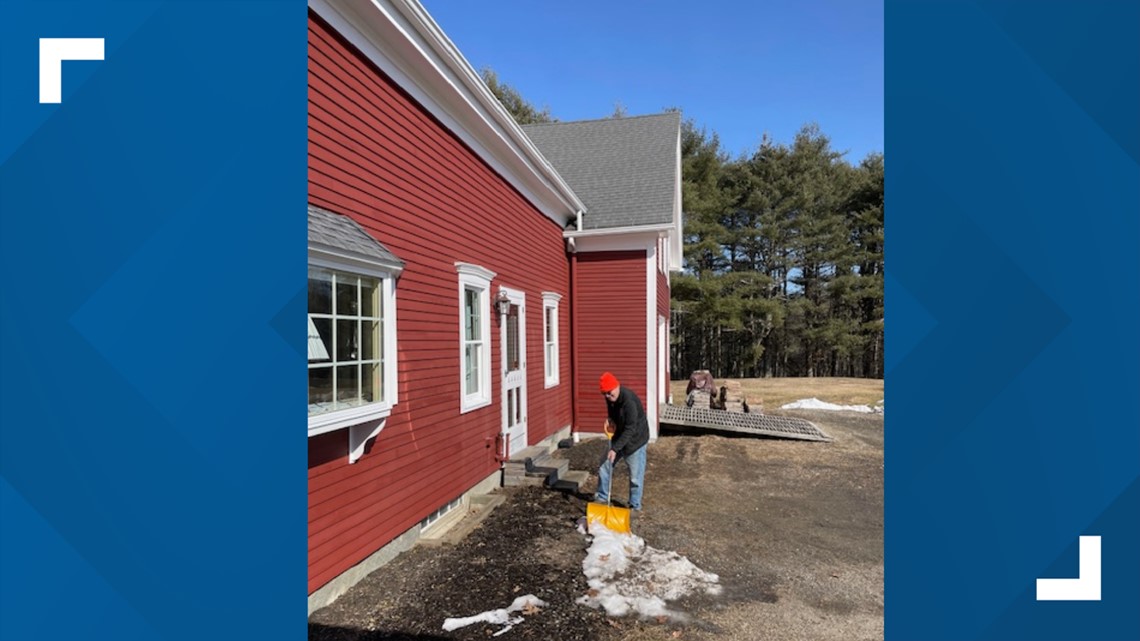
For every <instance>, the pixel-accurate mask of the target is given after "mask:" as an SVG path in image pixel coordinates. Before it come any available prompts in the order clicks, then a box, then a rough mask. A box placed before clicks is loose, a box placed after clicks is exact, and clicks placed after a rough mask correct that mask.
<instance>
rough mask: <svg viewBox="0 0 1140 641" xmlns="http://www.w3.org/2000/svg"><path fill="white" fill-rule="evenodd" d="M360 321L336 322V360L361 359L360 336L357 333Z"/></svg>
mask: <svg viewBox="0 0 1140 641" xmlns="http://www.w3.org/2000/svg"><path fill="white" fill-rule="evenodd" d="M359 326H360V321H355V320H339V319H338V320H337V322H336V360H337V361H340V362H344V361H358V360H360V337H359V335H358V334H357V330H358V329H359Z"/></svg>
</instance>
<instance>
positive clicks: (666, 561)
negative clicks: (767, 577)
mask: <svg viewBox="0 0 1140 641" xmlns="http://www.w3.org/2000/svg"><path fill="white" fill-rule="evenodd" d="M590 534H591V535H593V537H594V540H593V541H592V542H591V543H590V548H589V550H587V552H586V559H585V560H584V561H582V570H583V572H584V573H585V574H586V579H587V580H588V582H589V584H590V591H589V592H587V593H586V595H585V596H582V597H579V598H578V603H581V604H582V605H587V606H590V607H591V608H598V607H603V608H605V609H606V613H607V614H609V615H610V616H615V617H620V616H625V615H627V614H630V613H631V612H636V613H637V614H639V615H640V616H642V617H646V618H648V617H661V616H666V617H670V618H672V619H679V620H683V619H684V615H683V614H681V613H679V612H674V611H671V610H669V609H668V608H667V607H666V606H665V602H666V601H674V600H676V599H680V598H681V597H683V596H686V595H688V594H691V593H693V592H697V591H698V590H700V591H704V592H706V593H708V594H720V590H721V587H720V585H719V583H718V581H719V580H720V578H719V577H718V576H717V575H715V574H712V573H711V572H705V571H704V570H702V569H700V568H698V567H697V566H696V565H693V563H692V561H689V559H687V558H685V557H683V556H681V555H680V554H677V553H676V552H667V551H664V550H658V549H656V548H654V547H652V546H649V545H646V543H645V541H644V540H643V539H642V538H641V537H639V536H637V535H635V534H632V533H621V532H614V531H612V530H609V529H607V528H606V527H604V526H602V525H600V524H598V523H591V524H590Z"/></svg>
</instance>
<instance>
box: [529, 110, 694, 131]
mask: <svg viewBox="0 0 1140 641" xmlns="http://www.w3.org/2000/svg"><path fill="white" fill-rule="evenodd" d="M663 116H677V117H680V116H681V112H679V111H666V112H662V113H658V114H641V115H639V116H621V117H620V118H614V117H613V116H607V117H605V118H588V119H586V120H560V121H558V122H534V123H530V124H528V125H523V128H526V127H554V126H557V125H576V124H579V123H587V122H607V121H613V122H621V121H623V120H641V119H645V118H661V117H663Z"/></svg>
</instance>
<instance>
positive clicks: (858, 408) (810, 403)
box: [780, 398, 883, 414]
mask: <svg viewBox="0 0 1140 641" xmlns="http://www.w3.org/2000/svg"><path fill="white" fill-rule="evenodd" d="M780 409H782V410H836V411H839V410H842V411H847V412H862V413H864V414H882V413H883V401H879V402H878V403H876V404H875V406H874V407H871V406H870V405H836V404H835V403H828V402H826V401H821V400H819V399H818V398H805V399H801V400H798V401H793V402H791V403H788V404H786V405H781V406H780Z"/></svg>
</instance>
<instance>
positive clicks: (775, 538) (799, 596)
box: [309, 411, 883, 641]
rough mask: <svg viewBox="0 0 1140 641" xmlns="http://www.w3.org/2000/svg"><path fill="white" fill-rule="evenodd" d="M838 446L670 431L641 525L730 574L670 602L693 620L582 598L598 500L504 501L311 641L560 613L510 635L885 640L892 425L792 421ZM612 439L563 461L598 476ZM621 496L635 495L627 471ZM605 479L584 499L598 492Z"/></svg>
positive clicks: (318, 626) (652, 452) (376, 586)
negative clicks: (886, 455) (609, 611)
mask: <svg viewBox="0 0 1140 641" xmlns="http://www.w3.org/2000/svg"><path fill="white" fill-rule="evenodd" d="M780 413H782V414H787V415H791V416H799V417H802V418H806V419H808V420H811V421H813V422H815V423H816V424H817V425H818V426H820V428H821V429H823V430H824V431H825V432H827V433H828V434H829V435H830V436H832V437H833V438H834V439H835V441H834V442H831V443H817V442H808V441H790V440H778V439H761V438H755V437H747V436H745V437H727V436H720V435H713V434H698V433H678V432H663V433H662V436H661V438H660V439H659V440H658V441H657V442H656V443H654V444H652V445H650V446H649V447H650V449H649V453H648V459H649V462H648V468H647V471H646V480H645V487H646V489H645V496H644V505H645V513H644V515H642V516H640V517H638V518H636V519H635V520H634V522H633V529H634V532H635V533H636V534H638V535H639V536H641V537H642V538H644V539H645V540H646V542H647V543H648V544H649V545H651V546H653V547H655V548H658V549H662V550H674V551H676V552H678V553H680V554H683V555H685V556H687V557H688V558H689V559H690V560H692V561H693V562H694V563H695V564H697V565H698V566H699V567H700V568H702V569H704V570H707V571H710V572H715V573H716V574H718V575H720V582H721V584H722V585H723V586H724V590H723V592H722V593H721V594H720V595H718V596H708V595H700V596H696V597H689V598H687V599H686V600H682V601H680V602H671V603H670V606H671V609H673V610H680V611H682V612H684V613H686V614H687V615H688V620H687V621H685V622H677V621H668V622H658V621H655V620H649V621H642V620H639V619H637V618H635V617H627V618H622V619H613V618H610V617H608V616H607V615H606V614H605V612H604V611H602V610H593V609H590V608H587V607H585V606H582V605H578V604H577V603H575V599H577V598H578V597H579V596H581V595H582V594H584V593H585V592H586V590H587V589H588V586H587V585H586V578H585V576H584V575H583V574H582V565H581V564H582V560H583V558H584V557H585V551H586V548H587V547H588V541H587V540H586V537H585V536H583V535H582V534H579V533H578V531H577V530H576V529H575V523H576V521H577V519H578V518H579V517H581V516H582V515H583V514H584V513H585V502H586V499H588V496H568V495H564V494H559V493H556V492H553V491H550V490H542V489H540V488H512V489H504V490H499V491H500V492H504V493H505V494H506V495H507V501H506V503H504V504H503V505H502V506H500V507H499V508H498V509H496V510H495V511H494V512H492V513H491V514H490V515H489V516H488V517H487V518H486V520H485V521H484V522H483V523H482V524H481V525H480V526H479V527H478V528H476V529H475V530H474V531H473V532H472V533H471V534H470V535H468V536H467V538H465V539H464V540H463V541H462V542H461V543H459V544H457V545H454V546H447V547H443V548H426V547H416V548H414V549H412V550H410V551H408V552H405V553H404V554H402V555H400V556H399V557H397V559H396V560H394V561H393V562H392V563H390V564H388V565H386V566H384V567H383V568H380V569H379V570H377V571H375V572H373V573H372V574H371V575H370V576H369V577H367V578H366V579H365V580H363V581H361V582H360V583H359V584H357V585H356V586H355V587H354V588H353V589H352V590H350V591H349V592H348V593H347V594H345V595H344V596H342V597H340V598H339V599H338V600H337V601H336V602H335V603H333V604H332V605H330V606H329V607H327V608H324V609H321V610H319V611H317V612H315V613H313V615H312V616H311V617H310V619H309V638H310V639H313V640H314V641H364V640H368V641H372V640H380V639H393V640H394V639H409V640H429V639H488V638H491V635H492V634H493V633H494V632H496V631H498V630H499V627H498V626H490V625H485V624H475V625H471V626H468V627H465V628H460V629H458V630H455V631H453V632H444V631H443V630H442V625H443V621H444V619H445V618H447V617H465V616H470V615H474V614H478V613H480V612H483V611H485V610H490V609H494V608H503V607H506V606H508V605H509V604H510V603H511V602H512V601H513V600H514V599H515V598H516V597H518V596H521V595H524V594H535V595H536V596H538V597H539V598H541V599H543V600H544V601H546V602H547V603H548V606H547V607H545V608H543V609H542V610H541V611H540V612H538V613H536V614H532V615H530V616H527V617H526V619H525V621H523V622H522V623H520V624H518V625H516V626H515V627H514V628H512V629H511V630H509V631H507V632H506V633H504V634H503V635H502V636H501V637H500V638H503V639H508V640H509V639H516V640H521V639H528V640H538V639H541V640H544V641H545V640H553V641H559V640H561V641H575V640H582V641H594V640H597V641H611V640H612V641H652V640H657V639H660V640H667V639H729V640H738V641H752V640H754V639H765V640H805V641H806V640H811V641H826V640H829V639H836V640H839V639H842V640H844V641H852V640H861V639H881V638H882V637H883V418H882V416H881V415H867V414H855V413H850V412H813V411H785V412H780ZM604 447H605V444H604V442H603V441H584V442H582V443H580V444H578V445H576V446H574V447H572V448H569V449H564V450H559V451H558V453H557V455H558V456H562V457H565V458H568V459H570V461H571V467H572V468H574V469H583V470H590V471H594V470H595V469H596V466H597V462H598V461H599V460H600V458H601V455H602V452H603V451H604V449H603V448H604ZM618 469H619V474H618V475H617V476H616V477H615V480H614V491H613V494H614V498H615V500H620V499H623V498H625V497H626V491H627V488H628V480H627V479H628V476H627V475H625V474H623V473H621V472H624V470H625V466H620V467H619V468H618ZM595 482H596V476H594V477H591V480H590V482H589V484H588V485H587V486H586V487H585V488H583V490H584V491H586V492H590V491H592V490H593V489H594V487H593V485H592V484H593V483H595Z"/></svg>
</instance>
